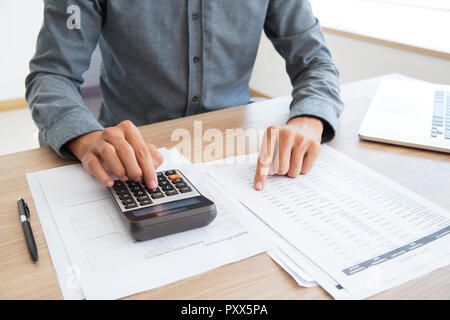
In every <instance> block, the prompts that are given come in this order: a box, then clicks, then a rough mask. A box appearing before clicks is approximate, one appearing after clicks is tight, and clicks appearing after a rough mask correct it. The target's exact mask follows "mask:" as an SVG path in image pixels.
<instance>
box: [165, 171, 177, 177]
mask: <svg viewBox="0 0 450 320" xmlns="http://www.w3.org/2000/svg"><path fill="white" fill-rule="evenodd" d="M176 173H177V172H176V171H175V170H167V171H166V172H164V174H165V175H166V176H170V175H171V174H176Z"/></svg>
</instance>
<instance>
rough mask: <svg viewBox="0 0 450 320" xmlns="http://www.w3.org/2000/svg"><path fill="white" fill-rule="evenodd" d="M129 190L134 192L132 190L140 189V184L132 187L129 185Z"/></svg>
mask: <svg viewBox="0 0 450 320" xmlns="http://www.w3.org/2000/svg"><path fill="white" fill-rule="evenodd" d="M130 190H131V191H133V192H134V191H141V190H143V189H142V187H141V186H133V187H130Z"/></svg>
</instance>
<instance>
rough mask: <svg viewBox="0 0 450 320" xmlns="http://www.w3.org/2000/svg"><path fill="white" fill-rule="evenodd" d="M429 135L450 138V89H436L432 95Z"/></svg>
mask: <svg viewBox="0 0 450 320" xmlns="http://www.w3.org/2000/svg"><path fill="white" fill-rule="evenodd" d="M431 136H432V137H433V138H438V137H440V138H445V139H450V91H449V92H444V91H436V93H435V95H434V109H433V120H432V121H431Z"/></svg>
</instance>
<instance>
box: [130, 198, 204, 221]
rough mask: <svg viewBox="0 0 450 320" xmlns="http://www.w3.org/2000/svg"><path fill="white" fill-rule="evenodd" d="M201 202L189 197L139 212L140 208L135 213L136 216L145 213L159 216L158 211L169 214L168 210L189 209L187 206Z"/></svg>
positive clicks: (173, 211)
mask: <svg viewBox="0 0 450 320" xmlns="http://www.w3.org/2000/svg"><path fill="white" fill-rule="evenodd" d="M198 203H201V201H200V200H199V199H197V198H188V199H184V200H179V201H174V202H167V203H162V204H157V205H154V206H152V207H148V208H146V210H145V212H142V211H141V212H139V211H140V210H137V211H134V212H133V214H134V216H136V217H140V216H144V215H150V214H154V215H155V216H159V214H158V213H161V215H163V214H167V213H169V212H166V211H168V210H172V209H175V208H178V209H179V210H172V212H171V213H175V212H179V211H182V210H183V209H185V210H187V209H188V208H187V206H190V205H193V204H198Z"/></svg>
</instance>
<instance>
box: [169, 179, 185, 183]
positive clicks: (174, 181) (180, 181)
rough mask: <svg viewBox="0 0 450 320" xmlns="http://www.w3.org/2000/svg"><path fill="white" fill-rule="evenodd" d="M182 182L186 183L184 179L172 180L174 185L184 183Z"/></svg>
mask: <svg viewBox="0 0 450 320" xmlns="http://www.w3.org/2000/svg"><path fill="white" fill-rule="evenodd" d="M182 182H184V181H183V179H181V178H179V179H175V180H172V183H173V184H177V183H182Z"/></svg>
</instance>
